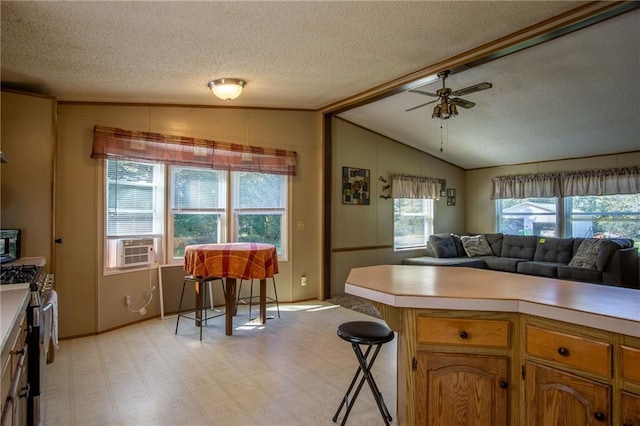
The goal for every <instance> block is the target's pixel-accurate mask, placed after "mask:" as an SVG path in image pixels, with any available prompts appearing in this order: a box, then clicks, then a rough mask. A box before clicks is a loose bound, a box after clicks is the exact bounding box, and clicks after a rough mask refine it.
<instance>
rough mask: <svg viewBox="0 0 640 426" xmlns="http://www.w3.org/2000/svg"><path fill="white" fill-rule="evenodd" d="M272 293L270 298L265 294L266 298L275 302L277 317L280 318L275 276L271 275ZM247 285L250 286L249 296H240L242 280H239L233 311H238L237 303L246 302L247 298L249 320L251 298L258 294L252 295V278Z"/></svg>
mask: <svg viewBox="0 0 640 426" xmlns="http://www.w3.org/2000/svg"><path fill="white" fill-rule="evenodd" d="M272 280H273V294H274V297H273V298H271V297H269V296H266V300H267V302H275V303H276V309H277V311H278V318H280V304H279V303H278V289H277V287H276V278H275V277H273V278H272ZM249 285H250V286H251V287H250V288H249V297H240V293H241V292H242V280H240V285H239V286H238V295H237V298H236V306H235V313H238V304H239V303H241V302H242V303H245V304H246V303H247V302H246V301H247V300H249V320H251V306H252V304H253V303H252V302H253V298H254V297H259V296H254V295H253V279H252V280H251V282H250V283H249Z"/></svg>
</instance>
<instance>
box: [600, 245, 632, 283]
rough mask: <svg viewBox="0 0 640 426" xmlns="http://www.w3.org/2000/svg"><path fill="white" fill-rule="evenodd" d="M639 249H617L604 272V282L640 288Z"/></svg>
mask: <svg viewBox="0 0 640 426" xmlns="http://www.w3.org/2000/svg"><path fill="white" fill-rule="evenodd" d="M638 266H639V262H638V249H637V248H635V247H630V248H625V249H620V250H617V251H616V252H615V253H614V254H613V256H612V257H611V260H610V261H609V262H608V263H607V265H606V267H605V268H604V271H603V272H602V282H603V283H605V284H609V285H615V286H619V287H628V288H636V289H637V288H640V284H639V281H640V277H639V275H640V272H639V269H638Z"/></svg>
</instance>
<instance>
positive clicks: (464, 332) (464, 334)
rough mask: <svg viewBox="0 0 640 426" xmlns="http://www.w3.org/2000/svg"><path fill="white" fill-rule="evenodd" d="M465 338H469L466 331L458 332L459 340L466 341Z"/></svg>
mask: <svg viewBox="0 0 640 426" xmlns="http://www.w3.org/2000/svg"><path fill="white" fill-rule="evenodd" d="M467 337H469V333H467V332H466V331H461V332H460V338H461V339H466V338H467Z"/></svg>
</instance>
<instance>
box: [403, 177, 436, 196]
mask: <svg viewBox="0 0 640 426" xmlns="http://www.w3.org/2000/svg"><path fill="white" fill-rule="evenodd" d="M391 196H392V197H393V198H422V199H434V200H439V199H440V181H439V180H438V179H436V178H431V177H421V176H406V175H393V177H392V178H391Z"/></svg>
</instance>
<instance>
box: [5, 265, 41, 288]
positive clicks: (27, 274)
mask: <svg viewBox="0 0 640 426" xmlns="http://www.w3.org/2000/svg"><path fill="white" fill-rule="evenodd" d="M39 270H40V267H39V266H35V265H14V266H2V267H1V268H0V271H1V272H0V284H30V283H32V282H33V281H34V280H35V278H36V276H37V275H38V271H39Z"/></svg>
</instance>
